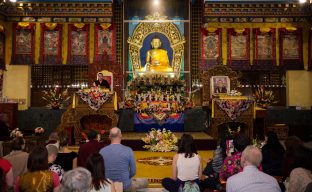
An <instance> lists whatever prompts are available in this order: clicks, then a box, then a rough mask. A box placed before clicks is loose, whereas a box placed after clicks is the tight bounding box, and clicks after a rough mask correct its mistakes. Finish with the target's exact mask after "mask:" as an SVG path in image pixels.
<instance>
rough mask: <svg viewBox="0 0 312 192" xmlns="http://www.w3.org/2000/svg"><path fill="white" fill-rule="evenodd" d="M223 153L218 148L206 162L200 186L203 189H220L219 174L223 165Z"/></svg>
mask: <svg viewBox="0 0 312 192" xmlns="http://www.w3.org/2000/svg"><path fill="white" fill-rule="evenodd" d="M223 160H224V159H223V153H222V148H221V147H220V146H218V147H217V149H216V150H215V151H214V153H213V159H212V160H209V161H208V162H207V165H206V167H205V169H204V171H203V181H202V182H201V186H202V188H203V189H205V188H208V189H218V190H220V189H221V183H220V180H219V174H220V171H221V168H222V165H223Z"/></svg>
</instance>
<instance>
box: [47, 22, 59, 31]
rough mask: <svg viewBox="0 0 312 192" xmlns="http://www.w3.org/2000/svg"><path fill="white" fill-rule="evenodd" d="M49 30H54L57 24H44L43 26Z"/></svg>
mask: <svg viewBox="0 0 312 192" xmlns="http://www.w3.org/2000/svg"><path fill="white" fill-rule="evenodd" d="M44 25H45V26H46V27H47V28H48V29H49V30H54V29H55V27H56V26H57V23H45V24H44Z"/></svg>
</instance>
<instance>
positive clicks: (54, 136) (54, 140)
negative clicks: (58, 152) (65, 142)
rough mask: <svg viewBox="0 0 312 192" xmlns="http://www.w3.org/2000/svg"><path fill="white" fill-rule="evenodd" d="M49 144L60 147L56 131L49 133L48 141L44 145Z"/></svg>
mask: <svg viewBox="0 0 312 192" xmlns="http://www.w3.org/2000/svg"><path fill="white" fill-rule="evenodd" d="M49 144H53V145H55V146H56V147H57V148H59V147H60V138H59V135H58V133H57V132H56V131H53V132H52V133H50V135H49V139H48V141H47V142H46V145H49Z"/></svg>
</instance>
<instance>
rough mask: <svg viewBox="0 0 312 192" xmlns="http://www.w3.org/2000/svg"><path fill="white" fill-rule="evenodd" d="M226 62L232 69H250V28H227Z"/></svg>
mask: <svg viewBox="0 0 312 192" xmlns="http://www.w3.org/2000/svg"><path fill="white" fill-rule="evenodd" d="M227 32H228V34H227V36H228V51H227V52H228V63H229V65H230V67H231V68H232V69H237V70H242V69H243V70H248V69H250V55H249V49H250V48H249V41H250V29H247V28H246V29H242V28H237V29H234V28H231V29H228V31H227Z"/></svg>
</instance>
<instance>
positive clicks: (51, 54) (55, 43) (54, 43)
mask: <svg viewBox="0 0 312 192" xmlns="http://www.w3.org/2000/svg"><path fill="white" fill-rule="evenodd" d="M61 36H62V25H61V24H57V23H41V44H40V63H41V64H45V65H56V64H61V63H62V51H61V50H62V41H61V39H62V37H61Z"/></svg>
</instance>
